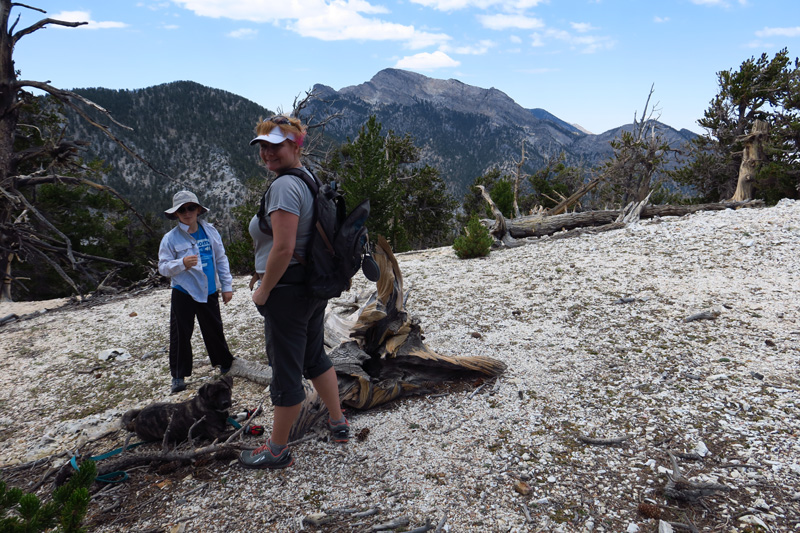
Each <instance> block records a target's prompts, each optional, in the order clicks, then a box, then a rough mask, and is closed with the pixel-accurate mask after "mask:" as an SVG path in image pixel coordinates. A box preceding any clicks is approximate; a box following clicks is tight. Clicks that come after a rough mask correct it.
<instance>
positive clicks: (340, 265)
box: [258, 168, 380, 300]
mask: <svg viewBox="0 0 800 533" xmlns="http://www.w3.org/2000/svg"><path fill="white" fill-rule="evenodd" d="M284 174H291V175H292V176H297V177H298V178H300V179H302V180H303V182H305V184H306V185H308V188H309V189H311V194H312V195H313V196H314V227H315V228H316V229H317V231H312V233H311V238H310V239H309V241H308V244H307V245H306V253H305V256H304V257H302V256H300V255H298V254H297V253H295V254H294V258H295V259H297V261H298V262H299V263H300V264H302V265H304V266H305V279H304V283H305V285H306V287H307V288H308V290H309V293H310V294H311V296H313V297H315V298H320V299H323V300H327V299H328V298H335V297H337V296H339V295H341V294H342V292H343V291H346V290H348V289H349V288H350V282H351V280H352V278H353V276H354V275H355V274H356V272H358V269H359V268H362V270H363V271H364V275H365V276H366V277H367V279H369V280H370V281H377V280H378V278H379V277H380V269H379V268H378V265H377V263H375V260H374V259H373V258H372V256H371V255H370V249H369V236H368V234H367V227H366V226H365V223H366V221H367V217H368V216H369V200H364V201H363V202H361V203H360V204H359V205H358V206H357V207H356V208H355V209H353V211H351V212H350V214H346V208H345V201H344V196H343V195H342V193H341V192H339V191H338V190H337V184H336V182H332V183H330V184H326V185H323V184H322V183H320V181H319V179H317V177H316V176H315V175H314V174H313V173H311V171H309V172H304V171H303V170H302V169H299V168H290V169H286V170H283V171H282V173H281V175H284ZM309 174H310V175H309ZM265 197H266V194H264V195H263V196H262V197H261V206H260V208H259V210H258V227H259V229H261V231H263V232H264V233H266V234H268V235H272V228H270V226H269V224H268V222H267V220H266V217H267V214H266V207H265V205H264V204H265V201H266V198H265Z"/></svg>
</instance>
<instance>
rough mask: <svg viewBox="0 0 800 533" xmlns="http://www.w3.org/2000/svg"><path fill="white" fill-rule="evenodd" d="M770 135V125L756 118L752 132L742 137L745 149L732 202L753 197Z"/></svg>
mask: <svg viewBox="0 0 800 533" xmlns="http://www.w3.org/2000/svg"><path fill="white" fill-rule="evenodd" d="M768 137H769V125H768V124H767V123H766V122H765V121H763V120H756V121H755V122H754V123H753V129H752V130H751V131H750V133H749V134H748V135H745V136H744V137H742V142H743V143H744V151H743V153H742V163H741V165H740V166H739V180H738V181H737V183H736V192H735V193H734V194H733V198H731V201H732V202H744V201H747V200H751V199H752V198H753V188H754V187H753V182H754V181H755V177H756V173H757V172H758V167H759V166H761V163H762V162H763V161H765V160H766V159H767V157H766V155H765V154H764V142H765V141H766V139H767V138H768Z"/></svg>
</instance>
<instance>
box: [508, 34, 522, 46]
mask: <svg viewBox="0 0 800 533" xmlns="http://www.w3.org/2000/svg"><path fill="white" fill-rule="evenodd" d="M508 40H509V41H511V42H512V43H514V44H520V43H522V39H520V38H519V37H518V36H516V35H512V36H511V37H509V38H508Z"/></svg>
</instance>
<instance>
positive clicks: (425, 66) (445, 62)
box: [395, 51, 461, 70]
mask: <svg viewBox="0 0 800 533" xmlns="http://www.w3.org/2000/svg"><path fill="white" fill-rule="evenodd" d="M460 64H461V62H459V61H456V60H455V59H453V58H451V57H450V56H448V55H447V54H445V53H444V52H439V51H437V52H433V53H428V52H423V53H421V54H416V55H413V56H407V57H404V58H402V59H401V60H399V61H398V62H397V63H396V64H395V68H406V69H416V70H432V69H437V68H445V67H448V68H450V67H457V66H459V65H460Z"/></svg>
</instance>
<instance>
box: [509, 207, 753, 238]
mask: <svg viewBox="0 0 800 533" xmlns="http://www.w3.org/2000/svg"><path fill="white" fill-rule="evenodd" d="M745 207H764V202H763V201H761V200H751V201H749V202H722V203H715V204H699V205H644V206H641V211H640V214H639V218H641V219H648V218H654V217H668V216H683V215H688V214H691V213H696V212H698V211H721V210H723V209H739V208H745ZM622 213H623V210H612V209H609V210H604V211H583V212H578V213H565V214H562V215H554V216H543V215H531V216H526V217H521V218H515V219H513V220H508V221H506V226H507V227H508V233H509V235H510V236H511V237H513V238H514V239H523V238H526V237H544V236H545V235H553V234H554V233H558V232H561V231H569V230H577V229H579V228H592V227H599V226H608V227H609V229H614V228H615V226H614V223H615V222H617V219H618V218H619V217H620V214H622ZM620 227H621V226H620Z"/></svg>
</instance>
